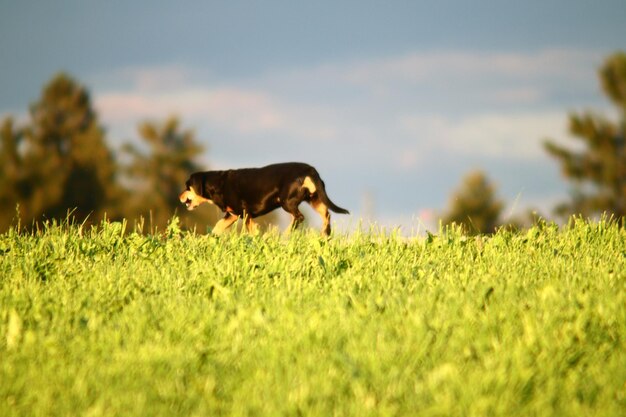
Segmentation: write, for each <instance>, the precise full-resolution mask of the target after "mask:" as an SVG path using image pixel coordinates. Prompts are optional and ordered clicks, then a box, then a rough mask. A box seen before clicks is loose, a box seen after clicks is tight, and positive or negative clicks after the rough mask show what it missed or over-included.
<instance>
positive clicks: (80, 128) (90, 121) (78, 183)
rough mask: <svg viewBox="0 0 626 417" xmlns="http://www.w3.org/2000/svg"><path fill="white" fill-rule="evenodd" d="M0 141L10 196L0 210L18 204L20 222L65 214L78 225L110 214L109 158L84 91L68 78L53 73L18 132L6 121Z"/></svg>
mask: <svg viewBox="0 0 626 417" xmlns="http://www.w3.org/2000/svg"><path fill="white" fill-rule="evenodd" d="M2 142H3V143H2V149H1V154H2V156H1V159H2V161H3V162H6V161H8V164H7V166H10V167H11V168H10V169H8V170H5V173H4V174H3V177H2V181H3V182H4V185H5V186H6V187H7V189H8V190H10V191H9V192H10V193H11V195H10V196H9V197H8V199H7V198H5V199H4V200H2V202H1V204H2V211H6V210H15V205H16V204H19V205H20V210H21V215H22V217H23V219H22V220H23V224H29V223H31V222H32V221H38V220H41V219H42V218H48V219H52V218H56V219H62V218H65V217H66V216H67V213H68V211H71V212H72V213H73V216H74V218H75V219H76V220H78V221H80V222H82V221H84V220H85V219H87V218H91V219H92V220H95V219H96V218H98V217H100V216H102V215H104V213H105V212H107V211H108V212H109V215H111V214H112V213H111V211H112V210H113V209H114V207H115V203H116V199H119V198H120V196H121V190H120V188H119V187H117V186H116V179H115V173H116V165H115V161H114V158H113V154H112V153H111V152H110V151H109V149H108V148H107V146H106V143H105V138H104V130H103V129H102V127H101V126H100V124H99V121H98V118H97V115H96V113H95V111H94V109H93V107H92V105H91V99H90V96H89V93H88V91H87V90H86V88H85V87H83V86H82V85H80V84H78V83H77V82H76V81H75V80H74V79H72V78H71V77H70V76H68V75H66V74H63V73H61V74H58V75H56V76H55V77H53V78H52V80H51V81H50V82H49V83H48V84H47V85H46V86H44V88H43V90H42V94H41V97H40V98H39V100H38V101H37V102H35V103H33V104H32V105H31V108H30V121H29V122H28V123H27V125H26V126H25V127H24V128H23V129H20V130H19V132H17V131H15V129H14V127H13V122H12V120H11V119H8V120H6V121H5V122H4V124H3V130H2ZM3 194H4V193H3Z"/></svg>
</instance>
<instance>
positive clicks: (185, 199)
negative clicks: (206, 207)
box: [178, 172, 211, 211]
mask: <svg viewBox="0 0 626 417" xmlns="http://www.w3.org/2000/svg"><path fill="white" fill-rule="evenodd" d="M204 188H205V187H204V178H203V175H202V173H199V172H198V173H195V174H191V177H189V179H188V180H187V182H186V183H185V191H183V192H182V193H181V194H180V195H179V196H178V199H179V200H180V202H181V203H183V204H184V205H185V206H187V210H189V211H191V210H193V209H195V208H196V207H198V206H199V205H200V204H202V203H210V202H211V200H210V199H208V198H206V197H205V196H204V192H205V190H204Z"/></svg>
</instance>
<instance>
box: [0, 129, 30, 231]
mask: <svg viewBox="0 0 626 417" xmlns="http://www.w3.org/2000/svg"><path fill="white" fill-rule="evenodd" d="M22 133H23V132H22V131H20V130H18V129H16V128H15V121H14V120H13V119H12V118H10V117H7V118H6V119H4V120H3V121H2V126H1V127H0V166H1V167H2V169H0V231H3V230H6V229H8V228H9V226H10V225H11V222H12V220H13V218H14V216H15V213H16V212H15V209H16V202H19V201H24V199H25V196H24V190H25V189H26V187H25V186H23V182H24V180H25V178H24V170H23V161H22V156H21V155H20V152H19V148H20V144H21V142H22V139H23V134H22Z"/></svg>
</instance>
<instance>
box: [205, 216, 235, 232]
mask: <svg viewBox="0 0 626 417" xmlns="http://www.w3.org/2000/svg"><path fill="white" fill-rule="evenodd" d="M238 218H239V216H236V215H234V214H230V213H228V214H227V215H226V216H225V217H224V218H223V219H221V220H220V221H219V222H217V223H215V227H213V232H212V233H213V234H214V235H221V234H222V233H224V231H225V230H226V229H228V228H229V227H230V226H232V224H233V223H235V222H236V221H237V219H238Z"/></svg>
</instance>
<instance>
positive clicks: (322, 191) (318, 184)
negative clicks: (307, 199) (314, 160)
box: [310, 169, 350, 214]
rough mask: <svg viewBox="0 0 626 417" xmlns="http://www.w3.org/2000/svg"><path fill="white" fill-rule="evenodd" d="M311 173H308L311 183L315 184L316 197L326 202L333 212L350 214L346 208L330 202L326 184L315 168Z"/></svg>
mask: <svg viewBox="0 0 626 417" xmlns="http://www.w3.org/2000/svg"><path fill="white" fill-rule="evenodd" d="M311 174H312V175H310V177H311V179H312V180H313V184H314V185H315V189H316V190H315V191H316V193H317V195H318V198H319V199H320V200H321V201H322V203H324V204H326V206H327V207H328V208H329V209H331V210H332V211H334V212H335V213H340V214H350V212H349V211H348V210H346V209H345V208H342V207H339V206H338V205H337V204H335V203H333V202H332V200H331V199H330V197H328V194H326V184H324V181H322V178H320V175H319V174H318V172H317V171H316V170H315V169H313V171H312V172H311Z"/></svg>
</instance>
